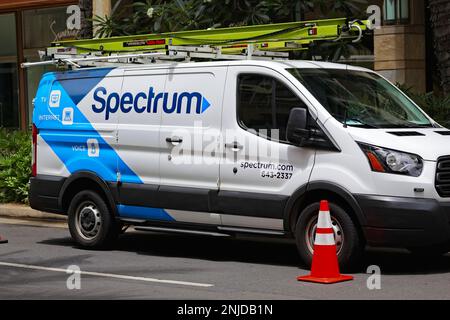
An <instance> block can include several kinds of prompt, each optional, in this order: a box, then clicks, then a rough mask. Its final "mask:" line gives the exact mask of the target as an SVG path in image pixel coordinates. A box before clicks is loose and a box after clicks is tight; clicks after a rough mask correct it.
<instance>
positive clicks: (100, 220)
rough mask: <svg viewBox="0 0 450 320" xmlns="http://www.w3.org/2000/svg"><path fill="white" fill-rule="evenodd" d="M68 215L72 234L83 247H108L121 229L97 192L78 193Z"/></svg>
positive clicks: (85, 191)
mask: <svg viewBox="0 0 450 320" xmlns="http://www.w3.org/2000/svg"><path fill="white" fill-rule="evenodd" d="M67 214H68V223H69V230H70V234H71V236H72V238H73V239H74V240H75V241H76V242H77V243H78V244H80V245H81V246H82V247H87V248H94V249H96V248H104V247H107V246H109V245H111V244H112V243H113V242H114V240H115V239H116V238H117V236H118V234H119V228H118V226H117V223H116V221H115V219H114V217H113V216H112V215H111V213H110V212H109V209H108V206H107V205H106V203H105V201H104V200H103V198H102V197H101V196H100V195H99V194H98V193H96V192H95V191H91V190H84V191H81V192H79V193H77V194H76V195H75V197H74V198H73V199H72V201H71V203H70V206H69V210H68V213H67Z"/></svg>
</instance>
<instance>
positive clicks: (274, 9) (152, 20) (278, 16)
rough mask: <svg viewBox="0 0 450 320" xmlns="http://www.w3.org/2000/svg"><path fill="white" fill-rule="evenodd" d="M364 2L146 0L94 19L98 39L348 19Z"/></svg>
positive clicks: (365, 0) (338, 0) (357, 0)
mask: <svg viewBox="0 0 450 320" xmlns="http://www.w3.org/2000/svg"><path fill="white" fill-rule="evenodd" d="M367 3H368V2H367V0H336V1H329V0H300V1H298V0H262V1H260V0H172V1H165V0H146V1H145V2H135V3H133V5H131V7H129V6H127V7H123V8H122V11H121V12H114V13H113V14H112V16H111V17H99V16H96V17H94V18H93V23H94V25H95V26H96V28H97V31H96V34H95V35H96V36H97V37H111V36H120V35H132V34H145V33H159V32H171V31H181V30H193V29H207V28H218V27H232V26H245V25H256V24H264V23H272V22H287V21H293V20H294V15H295V14H294V13H295V12H302V13H307V12H310V11H312V10H313V9H314V8H318V9H319V11H320V12H321V13H322V15H326V16H330V12H332V13H334V14H340V15H341V16H346V17H351V16H354V15H356V14H360V13H361V8H364V5H367Z"/></svg>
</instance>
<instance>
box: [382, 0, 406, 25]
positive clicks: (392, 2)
mask: <svg viewBox="0 0 450 320" xmlns="http://www.w3.org/2000/svg"><path fill="white" fill-rule="evenodd" d="M407 23H409V0H384V24H388V25H389V24H407Z"/></svg>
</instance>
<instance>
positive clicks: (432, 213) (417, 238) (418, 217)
mask: <svg viewBox="0 0 450 320" xmlns="http://www.w3.org/2000/svg"><path fill="white" fill-rule="evenodd" d="M355 198H356V200H357V202H358V204H359V206H360V207H361V210H362V212H363V214H364V216H365V223H364V226H363V230H364V234H365V237H366V240H367V243H368V244H369V245H372V246H389V247H425V246H430V245H438V244H444V243H450V202H439V201H437V200H435V199H418V198H405V197H388V196H374V195H355Z"/></svg>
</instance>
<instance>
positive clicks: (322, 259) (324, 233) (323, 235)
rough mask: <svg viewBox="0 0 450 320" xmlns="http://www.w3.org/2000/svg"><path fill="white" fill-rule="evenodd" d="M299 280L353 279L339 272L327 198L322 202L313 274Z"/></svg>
mask: <svg viewBox="0 0 450 320" xmlns="http://www.w3.org/2000/svg"><path fill="white" fill-rule="evenodd" d="M297 280H298V281H309V282H318V283H336V282H342V281H348V280H353V277H352V276H346V275H342V274H340V272H339V264H338V259H337V254H336V242H335V240H334V234H333V228H332V225H331V217H330V209H329V207H328V201H326V200H322V201H321V202H320V210H319V219H318V221H317V229H316V237H315V239H314V254H313V260H312V266H311V274H310V275H308V276H300V277H298V278H297Z"/></svg>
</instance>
